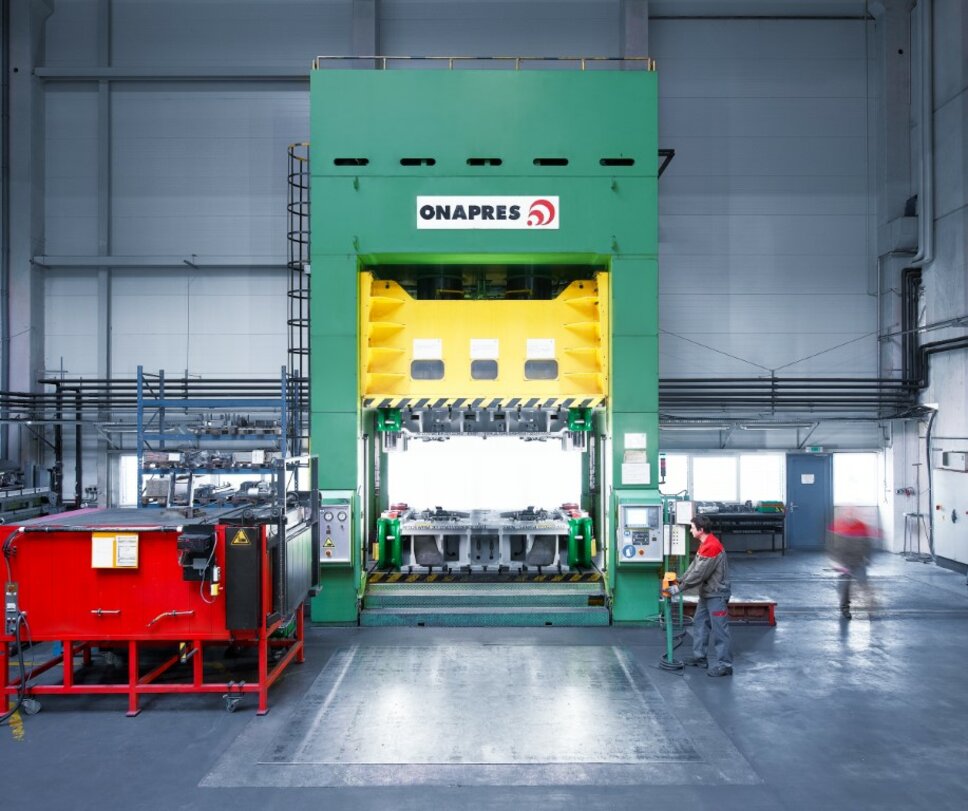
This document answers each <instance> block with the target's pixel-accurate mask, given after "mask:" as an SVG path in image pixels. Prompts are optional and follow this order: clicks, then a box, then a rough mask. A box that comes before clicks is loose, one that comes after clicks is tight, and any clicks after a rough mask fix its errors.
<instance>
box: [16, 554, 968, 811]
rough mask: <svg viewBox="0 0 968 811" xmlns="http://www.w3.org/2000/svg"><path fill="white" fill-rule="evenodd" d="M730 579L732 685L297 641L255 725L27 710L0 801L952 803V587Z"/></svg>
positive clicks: (956, 740)
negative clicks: (751, 608) (744, 620)
mask: <svg viewBox="0 0 968 811" xmlns="http://www.w3.org/2000/svg"><path fill="white" fill-rule="evenodd" d="M732 569H733V578H734V593H735V594H737V595H739V596H769V597H772V598H773V599H775V600H776V601H777V603H778V609H777V621H778V624H777V626H776V627H775V628H767V627H760V626H733V629H732V632H733V647H734V656H735V674H734V676H733V677H732V678H725V679H710V678H706V676H705V673H704V671H701V670H696V669H694V668H689V669H687V670H686V671H684V672H683V673H681V674H675V673H667V672H664V671H660V670H658V669H657V668H656V667H655V665H656V663H657V661H658V659H659V657H660V656H661V654H662V652H663V648H664V638H663V635H662V632H661V631H660V630H659V629H657V628H585V629H579V628H576V629H566V628H544V629H507V628H479V629H477V628H475V629H467V628H453V629H441V628H405V629H395V628H342V629H313V630H311V631H310V634H309V642H308V652H307V654H308V661H307V663H306V664H304V665H301V666H297V667H293V668H290V670H289V672H288V673H287V674H286V676H285V677H284V678H283V679H282V680H281V682H280V683H279V684H278V685H277V686H276V687H275V688H274V689H273V691H272V692H271V693H270V707H271V711H270V713H269V715H268V716H266V717H264V718H258V717H256V716H255V713H254V705H253V703H252V700H251V699H249V700H248V701H249V703H248V704H243V706H242V707H240V708H239V710H238V711H237V712H236V713H234V714H229V713H226V712H225V711H224V709H223V708H222V704H221V701H219V700H218V699H217V697H213V696H157V697H151V698H150V699H148V700H146V701H145V702H144V706H145V711H144V712H142V714H141V715H140V716H138V717H137V718H133V719H129V718H126V717H125V716H124V708H125V704H124V700H123V699H121V698H114V697H73V698H67V697H61V698H53V697H51V698H47V699H45V700H44V707H43V710H42V711H41V712H40V713H39V714H37V715H34V716H30V717H27V718H25V720H24V724H23V737H22V739H19V740H18V739H16V738H15V737H14V736H13V734H12V730H11V729H10V728H8V727H0V808H13V807H14V803H19V804H20V805H26V804H30V805H32V806H33V807H37V808H41V809H51V810H52V811H57V810H58V809H94V808H97V809H103V808H131V809H165V810H166V811H167V810H168V809H195V808H199V809H201V808H205V809H210V811H219V809H235V811H240V810H241V809H250V808H252V809H256V808H258V809H303V808H306V809H310V808H312V809H320V808H325V809H340V808H347V809H377V808H379V809H382V808H394V809H425V808H437V809H451V808H507V807H517V808H542V809H555V808H581V809H606V808H608V809H613V808H636V809H647V808H650V807H670V808H675V809H705V808H710V809H713V808H715V809H721V810H722V811H728V810H729V809H742V810H743V811H754V810H755V809H771V810H773V809H868V808H869V809H894V808H898V809H900V808H904V809H912V808H932V809H947V808H952V809H954V808H958V809H961V808H963V807H964V806H965V802H966V800H965V798H966V797H968V736H966V734H965V724H966V721H968V691H966V690H965V688H964V676H965V674H966V672H968V590H966V587H965V577H964V575H959V574H956V573H954V572H950V571H947V570H943V569H940V568H938V567H935V566H933V565H930V564H928V565H925V564H921V563H912V562H906V561H904V560H902V559H901V558H899V557H897V556H893V555H886V554H882V555H880V556H878V558H877V559H876V561H875V565H874V566H873V567H872V569H871V574H872V577H871V581H870V582H871V587H872V588H871V593H870V594H866V595H865V594H862V595H861V596H860V598H859V599H858V600H857V601H856V602H855V606H856V610H855V613H854V619H853V620H852V621H850V622H846V621H844V620H841V619H840V617H839V614H838V612H837V597H836V591H835V575H834V572H833V571H831V570H830V569H829V568H828V564H827V562H826V560H825V558H824V557H823V556H822V555H817V554H808V553H799V554H793V553H791V554H788V555H787V556H786V557H780V556H778V555H759V556H742V557H739V556H737V557H735V558H733V559H732ZM518 653H520V656H519V655H518ZM495 668H496V670H495ZM494 672H499V673H504V674H506V678H507V680H508V682H509V684H508V687H507V695H506V698H504V696H505V689H504V688H503V686H502V685H501V684H496V683H495V681H494V680H493V678H491V676H490V675H486V674H491V675H493V673H494ZM455 674H456V675H455ZM638 714H641V723H638V722H637V718H638Z"/></svg>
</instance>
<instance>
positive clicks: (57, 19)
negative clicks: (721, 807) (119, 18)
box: [44, 0, 98, 67]
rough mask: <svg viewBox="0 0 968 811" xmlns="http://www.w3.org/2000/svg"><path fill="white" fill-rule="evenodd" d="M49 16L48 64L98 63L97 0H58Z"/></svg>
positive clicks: (47, 30) (46, 37)
mask: <svg viewBox="0 0 968 811" xmlns="http://www.w3.org/2000/svg"><path fill="white" fill-rule="evenodd" d="M53 6H54V13H53V14H51V16H50V17H48V18H47V25H46V28H45V37H44V43H45V53H44V62H45V64H46V65H47V66H48V67H82V66H83V67H88V66H90V65H95V64H97V58H98V53H97V35H98V18H97V9H98V0H56V2H55V3H53Z"/></svg>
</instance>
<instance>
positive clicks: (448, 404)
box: [363, 395, 605, 411]
mask: <svg viewBox="0 0 968 811" xmlns="http://www.w3.org/2000/svg"><path fill="white" fill-rule="evenodd" d="M604 402H605V397H604V396H603V395H596V396H594V397H367V398H365V399H364V400H363V407H364V408H399V409H410V410H411V411H421V410H422V409H425V408H457V409H468V410H470V409H478V408H486V409H491V410H501V411H510V410H513V409H516V408H540V409H545V410H557V409H560V408H561V409H568V408H596V407H598V406H600V405H602V404H603V403H604Z"/></svg>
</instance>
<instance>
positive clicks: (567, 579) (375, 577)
mask: <svg viewBox="0 0 968 811" xmlns="http://www.w3.org/2000/svg"><path fill="white" fill-rule="evenodd" d="M601 579H602V575H601V572H564V573H562V574H554V575H551V574H518V575H503V576H502V575H486V574H483V575H482V574H472V575H470V574H440V573H436V572H432V573H430V574H426V573H411V574H408V575H404V573H403V572H371V573H370V575H369V576H368V577H367V579H366V581H367V583H597V582H599V581H600V580H601Z"/></svg>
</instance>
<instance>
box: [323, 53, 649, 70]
mask: <svg viewBox="0 0 968 811" xmlns="http://www.w3.org/2000/svg"><path fill="white" fill-rule="evenodd" d="M338 62H348V63H354V64H357V65H358V64H359V63H361V62H371V63H372V67H373V68H375V69H376V70H387V69H389V68H390V67H391V66H394V65H395V66H397V67H412V66H413V65H414V64H417V63H420V64H424V65H426V66H427V67H430V68H444V67H445V68H446V69H447V70H454V69H455V68H473V67H474V66H475V65H476V64H490V65H497V66H500V67H505V66H507V67H508V68H509V69H511V70H521V69H522V67H524V68H525V69H527V68H528V67H536V66H538V64H539V63H544V64H548V65H569V64H572V65H575V66H576V67H577V68H578V69H579V70H588V69H592V70H595V69H598V70H602V69H605V70H614V69H616V67H617V68H618V69H620V70H629V69H631V70H650V71H651V70H655V60H654V59H652V58H651V57H648V56H384V55H373V56H338V55H326V56H317V57H316V58H315V59H314V60H313V70H323V69H324V68H338V67H339V66H338V65H337V64H336V63H338Z"/></svg>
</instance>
